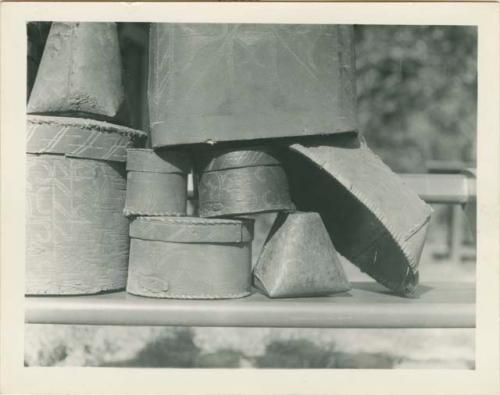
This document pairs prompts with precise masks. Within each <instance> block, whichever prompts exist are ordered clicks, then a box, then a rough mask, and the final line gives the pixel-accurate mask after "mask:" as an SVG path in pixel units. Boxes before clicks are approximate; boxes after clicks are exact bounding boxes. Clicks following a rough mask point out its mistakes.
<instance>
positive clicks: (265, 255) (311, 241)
mask: <svg viewBox="0 0 500 395" xmlns="http://www.w3.org/2000/svg"><path fill="white" fill-rule="evenodd" d="M253 280H254V281H253V282H254V285H255V286H256V287H257V288H259V289H260V290H261V291H262V292H263V293H264V294H266V295H267V296H269V297H271V298H292V297H295V298H298V297H306V296H322V295H330V294H333V293H337V292H345V291H348V290H349V289H350V285H349V281H348V280H347V277H346V275H345V272H344V269H343V267H342V264H341V262H340V259H339V256H338V253H337V251H336V250H335V248H334V246H333V244H332V241H331V240H330V237H329V235H328V232H327V230H326V228H325V225H324V224H323V221H322V220H321V217H320V215H319V214H318V213H306V212H295V213H280V214H278V217H277V218H276V222H275V223H274V225H273V227H272V228H271V231H270V233H269V236H268V238H267V240H266V242H265V244H264V247H263V249H262V252H261V254H260V256H259V259H258V261H257V264H256V266H255V268H254V270H253Z"/></svg>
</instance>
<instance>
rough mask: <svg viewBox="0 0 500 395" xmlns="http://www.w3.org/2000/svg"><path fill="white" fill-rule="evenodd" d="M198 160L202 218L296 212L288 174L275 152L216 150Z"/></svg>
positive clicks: (264, 150)
mask: <svg viewBox="0 0 500 395" xmlns="http://www.w3.org/2000/svg"><path fill="white" fill-rule="evenodd" d="M198 158H199V159H198V161H199V164H198V167H199V172H198V175H199V177H198V179H199V182H198V195H199V214H200V216H201V217H218V216H228V215H241V214H251V213H259V212H266V211H293V210H294V209H295V206H294V204H293V202H292V200H291V198H290V194H289V191H288V180H287V176H286V173H285V171H284V169H283V167H282V165H281V163H280V161H279V159H278V158H277V157H276V155H275V153H274V152H273V150H272V149H270V148H265V147H248V148H242V149H234V148H228V149H213V150H210V151H202V152H201V153H200V154H199V155H198Z"/></svg>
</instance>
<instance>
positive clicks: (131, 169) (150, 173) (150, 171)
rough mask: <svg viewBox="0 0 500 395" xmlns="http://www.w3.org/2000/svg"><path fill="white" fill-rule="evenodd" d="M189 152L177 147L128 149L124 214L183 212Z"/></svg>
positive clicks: (189, 165) (173, 214) (174, 213)
mask: <svg viewBox="0 0 500 395" xmlns="http://www.w3.org/2000/svg"><path fill="white" fill-rule="evenodd" d="M190 170H191V163H190V160H189V156H188V155H187V154H186V153H185V152H183V151H179V150H157V151H154V150H152V149H147V148H131V149H128V150H127V172H128V174H127V200H126V203H125V210H124V214H125V215H126V216H133V215H156V216H183V215H186V200H187V176H188V173H189V171H190Z"/></svg>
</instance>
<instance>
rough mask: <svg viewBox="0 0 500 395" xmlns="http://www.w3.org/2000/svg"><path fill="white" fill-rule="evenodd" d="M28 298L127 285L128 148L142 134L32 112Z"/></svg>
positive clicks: (95, 122) (27, 241)
mask: <svg viewBox="0 0 500 395" xmlns="http://www.w3.org/2000/svg"><path fill="white" fill-rule="evenodd" d="M27 128H28V130H27V132H28V144H27V148H26V151H27V159H26V160H27V166H26V173H27V174H26V200H27V210H26V288H25V292H26V294H28V295H76V294H92V293H98V292H102V291H111V290H118V289H123V288H125V286H126V281H127V265H128V250H129V237H128V220H127V219H126V218H125V217H124V216H123V214H122V211H123V207H124V204H125V185H126V184H125V182H126V179H125V163H124V162H125V152H126V151H125V150H126V146H127V145H128V144H129V143H130V140H131V139H132V138H139V137H141V136H144V133H143V132H141V131H137V130H133V129H129V128H126V127H122V126H119V125H113V124H109V123H106V122H100V121H94V120H89V119H76V118H68V117H47V116H33V115H29V116H28V125H27Z"/></svg>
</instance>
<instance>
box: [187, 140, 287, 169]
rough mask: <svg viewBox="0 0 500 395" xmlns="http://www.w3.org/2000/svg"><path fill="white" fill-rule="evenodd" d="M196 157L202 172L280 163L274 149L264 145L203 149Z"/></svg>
mask: <svg viewBox="0 0 500 395" xmlns="http://www.w3.org/2000/svg"><path fill="white" fill-rule="evenodd" d="M196 159H197V160H196V163H197V168H198V169H199V170H200V171H202V172H208V171H216V170H227V169H235V168H240V167H253V166H270V165H280V164H281V162H280V160H279V159H278V157H277V155H276V153H275V152H274V150H273V149H272V148H271V147H264V146H253V147H245V148H243V149H242V148H236V149H235V148H212V149H203V150H200V151H199V153H198V155H197V158H196Z"/></svg>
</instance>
